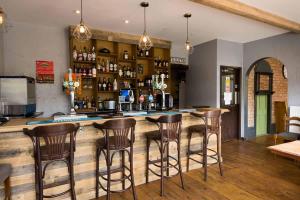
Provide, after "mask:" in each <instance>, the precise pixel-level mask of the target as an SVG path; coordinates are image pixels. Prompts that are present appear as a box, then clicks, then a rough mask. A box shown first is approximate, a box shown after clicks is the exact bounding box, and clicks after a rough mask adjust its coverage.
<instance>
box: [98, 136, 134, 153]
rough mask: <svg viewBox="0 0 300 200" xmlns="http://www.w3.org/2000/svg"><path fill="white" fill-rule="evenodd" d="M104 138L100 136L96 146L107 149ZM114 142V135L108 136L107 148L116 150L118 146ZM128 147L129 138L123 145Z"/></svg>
mask: <svg viewBox="0 0 300 200" xmlns="http://www.w3.org/2000/svg"><path fill="white" fill-rule="evenodd" d="M106 141H107V140H106V138H100V139H98V140H97V147H98V148H102V149H107V144H106ZM115 144H116V142H115V137H114V136H109V149H110V150H117V149H118V147H116V145H115ZM128 147H130V140H129V139H127V145H125V146H124V148H128Z"/></svg>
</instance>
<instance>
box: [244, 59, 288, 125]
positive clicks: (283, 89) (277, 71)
mask: <svg viewBox="0 0 300 200" xmlns="http://www.w3.org/2000/svg"><path fill="white" fill-rule="evenodd" d="M266 61H267V62H268V63H269V64H270V66H271V68H272V70H273V91H274V92H275V93H274V94H273V96H272V108H273V109H272V123H275V115H274V102H275V101H285V102H286V104H287V100H288V80H287V79H284V77H283V75H282V63H281V62H280V61H279V60H277V59H275V58H268V59H266ZM261 83H262V85H263V88H267V85H268V79H267V78H262V79H261ZM254 98H255V95H254V67H253V69H252V70H251V72H250V74H249V77H248V127H254V125H255V121H254V119H255V117H254V115H255V108H254V104H255V99H254Z"/></svg>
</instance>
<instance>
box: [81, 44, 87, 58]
mask: <svg viewBox="0 0 300 200" xmlns="http://www.w3.org/2000/svg"><path fill="white" fill-rule="evenodd" d="M82 56H83V61H86V60H87V51H86V47H84V48H83V52H82Z"/></svg>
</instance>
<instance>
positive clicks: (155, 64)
mask: <svg viewBox="0 0 300 200" xmlns="http://www.w3.org/2000/svg"><path fill="white" fill-rule="evenodd" d="M154 67H157V59H156V58H155V59H154Z"/></svg>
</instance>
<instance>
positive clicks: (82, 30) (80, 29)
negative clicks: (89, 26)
mask: <svg viewBox="0 0 300 200" xmlns="http://www.w3.org/2000/svg"><path fill="white" fill-rule="evenodd" d="M79 32H80V33H84V32H85V28H84V26H83V25H81V26H80V28H79Z"/></svg>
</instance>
